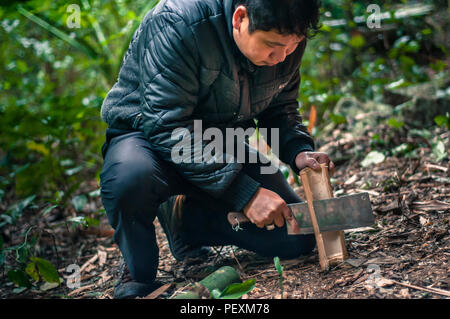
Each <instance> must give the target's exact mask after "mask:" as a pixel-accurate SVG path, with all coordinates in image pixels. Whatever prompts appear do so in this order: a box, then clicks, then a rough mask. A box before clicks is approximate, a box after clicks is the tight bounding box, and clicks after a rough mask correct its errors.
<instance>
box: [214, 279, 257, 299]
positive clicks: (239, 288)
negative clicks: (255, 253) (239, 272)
mask: <svg viewBox="0 0 450 319" xmlns="http://www.w3.org/2000/svg"><path fill="white" fill-rule="evenodd" d="M255 283H256V279H249V280H247V281H244V282H242V283H233V284H231V285H229V286H227V287H226V288H225V289H224V290H223V291H219V289H213V290H212V291H211V298H213V299H239V298H241V297H242V296H243V295H245V294H246V293H249V292H250V291H252V290H253V288H254V287H255Z"/></svg>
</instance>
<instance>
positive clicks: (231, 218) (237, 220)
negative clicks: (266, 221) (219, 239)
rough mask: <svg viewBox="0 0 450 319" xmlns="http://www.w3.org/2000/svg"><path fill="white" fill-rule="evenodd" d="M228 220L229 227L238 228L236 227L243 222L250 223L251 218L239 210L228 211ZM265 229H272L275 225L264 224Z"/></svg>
mask: <svg viewBox="0 0 450 319" xmlns="http://www.w3.org/2000/svg"><path fill="white" fill-rule="evenodd" d="M227 218H228V222H229V223H230V224H231V227H232V228H233V229H236V230H239V229H238V228H236V227H239V226H240V225H241V224H245V223H251V220H250V219H248V217H247V216H245V215H244V213H239V212H229V213H228V215H227ZM266 229H267V230H273V229H275V225H273V224H272V225H266Z"/></svg>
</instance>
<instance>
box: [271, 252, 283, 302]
mask: <svg viewBox="0 0 450 319" xmlns="http://www.w3.org/2000/svg"><path fill="white" fill-rule="evenodd" d="M273 263H274V264H275V269H276V270H277V272H278V275H279V276H280V294H281V298H282V299H283V266H281V264H280V258H279V257H278V256H276V257H274V258H273Z"/></svg>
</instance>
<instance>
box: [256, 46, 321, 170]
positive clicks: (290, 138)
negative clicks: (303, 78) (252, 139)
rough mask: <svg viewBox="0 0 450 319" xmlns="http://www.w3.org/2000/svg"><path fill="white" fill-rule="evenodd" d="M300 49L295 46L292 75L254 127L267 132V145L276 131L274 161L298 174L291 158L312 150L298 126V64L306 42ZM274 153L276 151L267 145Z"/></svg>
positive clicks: (293, 159)
mask: <svg viewBox="0 0 450 319" xmlns="http://www.w3.org/2000/svg"><path fill="white" fill-rule="evenodd" d="M302 45H303V47H299V50H300V52H301V54H300V58H299V59H298V60H299V62H298V65H297V67H296V72H295V73H294V74H293V76H292V78H291V80H290V81H289V83H288V84H287V85H286V87H285V88H284V89H283V91H281V93H280V94H278V96H277V97H276V98H274V100H273V101H272V102H271V104H270V106H269V107H268V108H267V109H266V110H265V111H264V112H262V113H261V114H260V115H259V116H258V127H259V128H265V130H261V132H267V134H265V136H264V139H265V140H266V142H267V143H268V144H269V146H271V145H270V143H271V141H272V137H271V129H272V128H276V129H279V147H278V151H279V154H276V155H277V156H278V158H279V159H280V160H281V161H283V162H284V163H286V164H288V165H289V166H290V167H291V168H292V170H293V171H294V172H295V173H296V174H298V173H299V170H298V168H297V166H296V165H295V157H296V156H297V154H298V153H300V152H303V151H312V150H314V142H313V140H312V138H311V137H310V135H309V134H308V131H307V129H306V127H305V126H304V125H303V124H302V118H301V116H300V115H299V113H298V102H297V98H298V90H299V86H300V70H299V69H300V61H301V57H302V55H303V52H304V49H305V46H306V41H304V42H303V44H302ZM271 147H272V149H273V150H274V151H275V150H276V149H277V148H274V147H273V146H271Z"/></svg>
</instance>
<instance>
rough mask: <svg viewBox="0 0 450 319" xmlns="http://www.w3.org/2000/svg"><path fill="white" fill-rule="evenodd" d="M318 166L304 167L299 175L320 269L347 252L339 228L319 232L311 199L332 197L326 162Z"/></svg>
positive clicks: (338, 260) (341, 258)
mask: <svg viewBox="0 0 450 319" xmlns="http://www.w3.org/2000/svg"><path fill="white" fill-rule="evenodd" d="M320 167H321V170H320V171H315V170H313V169H311V168H305V169H303V170H302V171H301V172H300V177H301V180H302V184H303V188H304V191H305V197H306V201H307V203H308V209H309V213H310V216H311V222H312V225H313V229H314V236H315V238H316V244H317V250H318V251H319V263H320V267H321V268H322V270H325V269H327V268H328V267H329V266H332V265H334V264H336V263H338V262H340V261H343V260H344V259H346V258H348V253H347V249H346V247H345V241H344V235H343V232H342V231H341V230H339V231H331V232H321V231H320V228H319V225H318V223H317V218H316V213H315V211H314V205H313V201H315V200H320V199H327V198H332V197H334V196H333V192H332V190H331V184H330V176H329V174H328V166H327V165H326V164H321V165H320Z"/></svg>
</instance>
